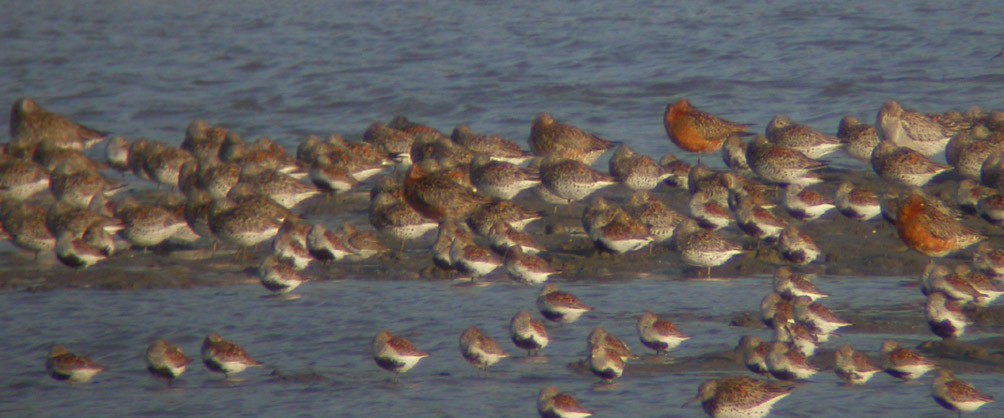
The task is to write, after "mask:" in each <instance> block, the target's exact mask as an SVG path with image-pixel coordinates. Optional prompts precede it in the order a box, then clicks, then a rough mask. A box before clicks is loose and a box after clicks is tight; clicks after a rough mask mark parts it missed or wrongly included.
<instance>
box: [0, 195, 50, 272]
mask: <svg viewBox="0 0 1004 418" xmlns="http://www.w3.org/2000/svg"><path fill="white" fill-rule="evenodd" d="M47 218H48V213H47V212H46V210H45V208H42V207H38V206H31V205H27V204H25V203H19V202H4V203H3V205H0V223H2V224H3V230H4V231H6V232H7V234H9V235H10V237H11V242H12V243H14V245H16V246H18V248H21V249H24V250H28V251H31V252H33V253H34V254H35V259H36V260H37V259H38V254H39V253H41V252H43V251H52V250H53V249H55V248H56V237H55V236H53V235H52V232H49V227H48V226H46V219H47Z"/></svg>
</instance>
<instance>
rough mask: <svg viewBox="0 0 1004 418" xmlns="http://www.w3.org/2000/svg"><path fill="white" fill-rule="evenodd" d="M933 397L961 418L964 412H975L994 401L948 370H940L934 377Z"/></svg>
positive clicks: (932, 384)
mask: <svg viewBox="0 0 1004 418" xmlns="http://www.w3.org/2000/svg"><path fill="white" fill-rule="evenodd" d="M931 397H932V398H934V401H935V402H937V403H938V405H941V407H942V408H945V409H947V410H949V411H955V412H957V413H958V417H959V418H962V413H963V412H973V411H975V410H977V409H979V408H980V407H981V406H983V405H986V404H988V403H990V402H993V401H994V398H993V397H992V396H987V395H984V394H983V393H981V392H980V391H978V390H976V388H974V387H973V385H970V384H969V383H967V382H964V381H962V380H960V379H958V378H956V377H955V373H952V371H951V370H948V369H940V370H938V374H937V375H935V376H934V382H932V383H931Z"/></svg>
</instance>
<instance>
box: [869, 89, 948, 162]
mask: <svg viewBox="0 0 1004 418" xmlns="http://www.w3.org/2000/svg"><path fill="white" fill-rule="evenodd" d="M875 127H876V131H877V133H878V136H879V139H881V140H883V141H890V142H891V143H893V144H896V145H898V146H901V147H907V148H910V149H913V150H916V151H917V152H919V153H921V154H923V155H924V156H925V157H931V156H933V155H935V154H937V153H939V152H942V151H944V150H945V146H946V145H948V140H949V139H951V137H952V135H954V134H955V129H951V128H949V127H946V126H943V125H942V124H940V123H938V122H937V121H935V120H932V119H931V118H930V117H928V116H927V115H924V114H921V113H917V112H913V111H909V110H904V109H903V107H902V106H900V104H899V103H897V102H896V101H895V100H889V101H887V102H885V104H884V105H882V108H881V109H879V112H878V115H877V116H876V120H875Z"/></svg>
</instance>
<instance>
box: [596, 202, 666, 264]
mask: <svg viewBox="0 0 1004 418" xmlns="http://www.w3.org/2000/svg"><path fill="white" fill-rule="evenodd" d="M590 231H592V232H593V234H594V235H595V236H596V240H595V242H596V246H597V247H599V248H600V249H603V250H607V251H610V252H612V253H614V254H624V253H626V252H630V251H637V250H640V249H642V248H645V247H646V246H647V245H649V244H650V243H652V236H651V235H649V233H648V228H647V227H646V226H645V224H643V223H641V221H639V220H638V219H636V218H634V217H632V216H631V215H628V214H627V212H625V211H624V210H623V209H620V208H618V210H615V211H614V212H613V216H612V217H611V218H610V220H609V222H606V223H605V224H603V225H596V224H593V225H591V226H590Z"/></svg>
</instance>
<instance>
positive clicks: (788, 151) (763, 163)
mask: <svg viewBox="0 0 1004 418" xmlns="http://www.w3.org/2000/svg"><path fill="white" fill-rule="evenodd" d="M746 162H747V163H749V166H750V168H751V169H752V170H753V172H754V173H756V174H757V175H758V176H760V178H762V179H764V180H766V181H768V182H771V183H778V184H798V185H801V186H809V185H812V184H816V183H819V182H821V181H822V180H821V179H820V178H819V177H818V176H817V175H816V174H815V173H814V172H815V171H817V170H819V169H822V168H823V167H825V166H826V164H823V163H821V162H819V161H816V160H813V159H811V158H809V157H806V156H805V154H802V152H800V151H798V150H795V149H792V148H786V147H782V146H778V145H774V144H772V143H770V142H769V141H768V140H767V138H764V137H762V136H757V137H756V138H755V139H753V141H752V142H750V144H749V148H748V149H747V150H746Z"/></svg>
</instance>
